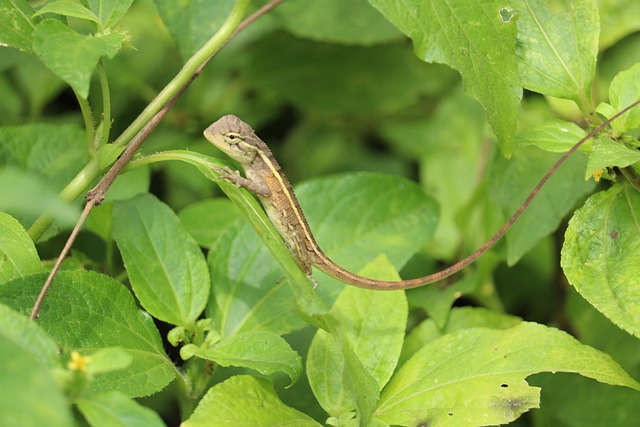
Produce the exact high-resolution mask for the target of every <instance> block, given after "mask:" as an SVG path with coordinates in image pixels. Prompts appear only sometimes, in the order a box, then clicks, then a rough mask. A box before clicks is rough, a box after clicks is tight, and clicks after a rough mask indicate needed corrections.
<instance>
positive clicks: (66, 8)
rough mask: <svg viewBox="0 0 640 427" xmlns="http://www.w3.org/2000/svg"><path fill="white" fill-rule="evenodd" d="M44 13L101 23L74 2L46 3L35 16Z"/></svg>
mask: <svg viewBox="0 0 640 427" xmlns="http://www.w3.org/2000/svg"><path fill="white" fill-rule="evenodd" d="M44 13H55V14H57V15H62V16H73V17H74V18H80V19H87V20H89V21H93V22H95V23H99V22H100V20H99V19H98V17H97V16H96V15H95V14H94V13H93V12H92V11H90V10H89V9H87V8H86V7H84V6H83V5H81V4H80V3H78V2H76V1H73V0H53V1H49V2H47V3H45V4H44V5H43V6H42V7H41V8H40V9H38V11H37V12H36V13H35V14H34V16H40V15H42V14H44Z"/></svg>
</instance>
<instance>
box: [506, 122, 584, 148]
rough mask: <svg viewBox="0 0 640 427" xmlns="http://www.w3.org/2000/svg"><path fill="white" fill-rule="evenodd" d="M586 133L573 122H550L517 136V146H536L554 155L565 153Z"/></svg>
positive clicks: (529, 128) (530, 128)
mask: <svg viewBox="0 0 640 427" xmlns="http://www.w3.org/2000/svg"><path fill="white" fill-rule="evenodd" d="M586 134H587V133H586V132H585V131H584V129H582V128H581V127H580V126H578V125H577V124H575V123H573V122H563V121H559V120H549V121H546V122H544V123H541V124H539V125H535V126H531V127H528V128H527V129H525V130H524V131H522V132H521V133H519V134H518V135H516V145H518V146H520V147H524V146H527V145H535V146H537V147H539V148H542V149H543V150H545V151H550V152H552V153H564V152H566V151H569V149H570V148H571V147H573V146H574V145H576V143H577V142H578V141H580V140H581V139H582V138H583V137H584V136H586Z"/></svg>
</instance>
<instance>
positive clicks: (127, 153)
mask: <svg viewBox="0 0 640 427" xmlns="http://www.w3.org/2000/svg"><path fill="white" fill-rule="evenodd" d="M283 1H284V0H272V1H270V2H268V3H266V4H265V5H264V6H262V7H261V8H259V9H258V10H256V11H255V12H254V13H252V14H251V15H250V16H248V17H247V18H245V19H244V20H243V21H242V22H240V23H239V24H238V25H237V27H236V28H235V30H234V31H233V32H232V33H231V35H230V36H229V37H227V38H226V39H225V40H224V41H222V42H221V43H220V45H219V46H218V47H217V48H216V49H215V50H214V52H213V53H211V54H210V55H209V56H208V57H207V58H206V59H205V60H204V61H202V63H201V64H200V65H199V66H198V67H197V68H196V70H195V71H194V72H193V73H192V75H191V76H190V78H189V79H188V80H187V81H186V82H185V83H184V84H183V85H182V87H180V88H179V89H178V90H177V92H176V93H175V94H174V95H173V96H172V97H171V98H170V99H169V100H168V101H167V102H166V103H165V104H164V105H163V106H162V108H161V109H160V110H159V111H158V112H157V113H155V114H154V115H153V116H152V117H151V119H149V121H148V122H147V123H146V124H145V125H144V126H143V127H142V128H141V129H140V130H139V131H138V132H137V134H136V135H135V136H134V137H133V138H132V139H131V141H130V142H129V143H128V144H127V146H126V148H125V149H124V151H123V152H122V154H120V157H118V160H117V161H116V162H115V163H114V164H113V166H112V167H111V169H109V172H107V173H106V174H105V175H104V177H102V179H101V180H100V182H98V184H97V185H96V186H95V187H93V188H92V189H91V190H89V192H88V193H87V196H86V197H85V199H86V200H87V204H86V205H85V207H84V210H83V211H82V214H81V215H80V218H79V219H78V221H77V223H76V225H75V227H74V228H73V230H72V232H71V234H70V235H69V238H68V239H67V242H66V243H65V245H64V248H63V249H62V251H61V252H60V255H59V256H58V259H57V260H56V262H55V264H54V266H53V268H52V269H51V272H50V273H49V276H48V277H47V280H46V281H45V283H44V285H43V286H42V289H41V290H40V294H39V295H38V298H37V299H36V302H35V304H34V305H33V308H32V309H31V315H30V316H29V318H30V319H31V320H34V319H36V318H37V317H38V313H39V311H40V307H41V306H42V302H43V301H44V298H45V296H46V294H47V291H48V290H49V288H50V287H51V284H52V283H53V280H54V278H55V276H56V274H57V273H58V270H59V269H60V265H61V264H62V261H63V260H64V259H65V258H66V256H67V255H68V253H69V251H70V250H71V247H72V246H73V243H74V242H75V239H76V237H77V236H78V233H79V232H80V230H81V229H82V225H83V224H84V222H85V220H86V219H87V216H89V213H90V212H91V210H92V209H93V208H94V207H95V206H97V205H99V204H100V203H102V201H103V200H104V197H105V195H106V193H107V191H108V190H109V188H110V187H111V185H112V184H113V182H114V181H115V179H116V178H117V177H118V175H119V174H120V172H122V169H123V168H124V167H125V166H126V164H127V163H128V162H129V160H131V158H132V157H133V155H134V154H135V153H136V151H137V150H138V148H140V146H141V145H142V143H143V142H144V140H145V139H146V138H147V137H148V136H149V134H150V133H151V132H152V131H153V130H154V129H155V128H156V127H157V126H158V124H159V123H160V122H161V121H162V119H164V117H165V116H166V115H167V113H168V112H169V110H170V109H171V107H173V105H174V104H175V103H176V101H177V100H178V98H180V96H181V95H182V94H183V93H184V91H185V90H186V89H187V87H189V85H190V84H191V83H192V82H193V81H194V80H195V79H196V78H197V77H198V76H199V75H200V73H201V72H202V70H203V69H204V67H205V66H206V65H207V64H208V63H209V61H211V59H213V57H214V56H215V55H216V54H217V53H218V52H219V51H220V49H222V48H223V47H224V46H226V44H227V43H228V42H229V41H230V40H232V39H233V38H234V37H235V36H236V35H237V34H238V33H239V32H240V31H242V30H243V29H245V28H246V27H247V26H248V25H250V24H251V23H253V22H254V21H255V20H256V19H258V18H260V17H261V16H262V15H264V14H265V13H267V12H269V11H270V10H271V9H273V8H275V7H276V6H278V5H279V4H280V3H282V2H283ZM232 13H233V12H232ZM214 37H216V36H215V35H214ZM125 132H126V131H125ZM121 138H122V136H121V137H120V138H118V140H120V139H121ZM116 142H117V141H116Z"/></svg>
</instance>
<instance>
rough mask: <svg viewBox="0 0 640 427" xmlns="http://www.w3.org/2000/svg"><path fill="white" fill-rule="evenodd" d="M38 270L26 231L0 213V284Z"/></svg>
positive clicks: (33, 248) (37, 262)
mask: <svg viewBox="0 0 640 427" xmlns="http://www.w3.org/2000/svg"><path fill="white" fill-rule="evenodd" d="M0 182H1V181H0ZM40 270H42V267H41V265H40V258H39V257H38V252H37V251H36V247H35V245H34V244H33V240H31V238H30V237H29V235H28V234H27V231H26V230H25V229H24V228H22V225H20V223H19V222H18V221H17V220H16V219H15V218H13V217H11V215H8V214H6V213H4V212H0V283H3V282H6V281H8V280H11V279H14V278H16V277H22V276H27V275H29V274H32V273H37V272H39V271H40Z"/></svg>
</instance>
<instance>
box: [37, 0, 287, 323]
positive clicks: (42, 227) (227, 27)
mask: <svg viewBox="0 0 640 427" xmlns="http://www.w3.org/2000/svg"><path fill="white" fill-rule="evenodd" d="M282 1H283V0H272V1H271V2H269V3H268V4H266V5H265V6H263V7H261V8H260V9H258V10H257V11H256V12H254V13H253V14H252V15H251V16H250V17H248V18H247V19H246V20H244V21H242V22H241V19H242V17H243V16H244V13H245V11H246V9H247V7H248V6H249V2H250V0H237V2H236V4H235V5H234V7H233V9H232V10H231V13H230V14H229V17H228V18H227V20H226V21H225V22H224V24H223V25H222V26H221V27H220V29H219V30H218V31H217V32H216V34H214V35H213V37H212V38H211V39H210V40H209V41H208V42H207V43H206V44H205V45H204V46H203V47H202V48H201V49H200V50H199V51H198V52H196V53H195V54H194V55H193V56H192V57H191V58H190V59H189V60H188V61H187V63H186V64H185V65H184V67H183V68H182V69H181V70H180V72H179V73H178V74H177V75H176V77H175V78H174V79H173V80H171V82H169V84H168V85H167V86H166V87H165V88H164V89H163V90H162V91H161V92H160V93H159V94H158V96H157V97H156V98H155V99H154V100H153V101H152V102H151V103H150V104H149V105H148V106H147V108H145V109H144V111H143V112H142V113H141V114H140V116H138V118H136V120H134V122H133V123H132V124H131V125H129V127H128V128H127V130H125V131H124V132H123V134H122V135H120V137H119V138H118V139H117V140H116V141H114V145H116V146H123V145H125V144H126V145H127V146H126V148H125V150H124V151H123V152H122V154H121V155H120V157H119V158H118V160H117V161H116V162H115V163H114V164H113V166H112V167H111V169H110V170H109V172H108V173H107V174H106V175H105V176H104V177H103V178H102V179H101V180H100V182H99V183H98V185H97V186H96V187H94V188H93V189H92V190H91V191H90V192H89V193H88V194H87V196H86V198H87V204H86V206H85V209H84V210H83V212H82V215H81V216H80V219H79V220H78V222H77V223H76V225H75V227H74V229H73V231H72V232H71V235H70V236H69V239H68V240H67V242H66V244H65V247H64V248H63V250H62V252H61V253H60V255H59V256H58V259H57V260H56V263H55V265H54V267H53V269H52V270H51V272H50V274H49V277H47V280H46V281H45V283H44V285H43V287H42V290H41V291H40V295H39V296H38V299H37V300H36V302H35V304H34V306H33V309H32V310H31V315H30V318H31V319H35V318H37V316H38V312H39V311H40V306H41V305H42V301H43V300H44V298H45V296H46V293H47V291H48V289H49V287H50V286H51V284H52V283H53V279H54V278H55V276H56V273H57V271H58V269H59V268H60V265H61V264H62V261H63V260H64V258H65V256H66V254H67V253H68V252H69V250H70V249H71V246H72V245H73V242H74V241H75V238H76V236H77V235H78V233H79V231H80V228H81V227H82V224H83V223H84V220H85V219H86V217H87V216H88V215H89V212H90V211H91V209H92V208H93V207H94V206H95V205H97V204H100V203H101V202H102V200H103V199H104V195H105V194H106V192H107V190H108V189H109V188H110V187H111V184H113V182H114V181H115V179H116V178H117V176H118V174H119V173H120V172H121V171H122V169H123V168H124V166H125V165H126V164H127V163H128V162H129V160H130V159H131V157H132V156H133V155H134V154H135V152H136V151H137V149H138V147H140V145H141V144H142V142H143V141H144V140H145V139H146V137H147V135H148V134H149V133H151V131H152V130H153V129H155V127H156V126H157V125H158V123H160V121H161V120H162V119H163V118H164V116H165V115H166V114H167V112H168V111H169V109H170V108H171V107H172V106H173V104H174V103H175V102H176V101H177V99H178V98H179V97H180V95H181V94H182V93H183V92H184V91H185V90H186V88H187V87H188V86H189V84H190V83H191V82H192V81H193V80H194V79H195V78H196V77H198V75H200V72H201V71H202V68H203V67H204V66H205V65H206V64H207V63H208V62H209V61H210V60H211V58H213V56H214V55H215V54H216V53H217V52H218V51H219V50H220V49H221V48H222V47H223V46H224V45H225V44H226V43H227V42H228V41H229V39H230V38H233V37H235V35H236V34H238V32H239V31H240V30H241V29H243V28H245V27H246V26H247V25H249V24H250V23H251V22H253V21H254V20H255V19H257V18H258V17H260V16H262V15H263V14H264V13H266V12H267V11H269V10H271V9H272V8H274V7H275V6H277V5H278V4H280V3H281V2H282ZM83 171H85V172H86V173H84V174H83V173H82V172H81V173H80V174H78V175H77V176H76V177H75V178H74V179H73V181H72V182H71V183H70V184H69V185H67V187H65V190H67V189H69V191H67V192H65V191H64V190H63V192H62V193H60V195H59V196H60V198H61V199H63V197H70V196H71V195H72V194H75V193H76V191H75V190H76V189H77V188H80V187H82V188H83V189H86V188H87V187H88V186H89V185H90V184H91V182H93V180H94V179H95V178H97V177H98V176H99V174H100V168H99V165H98V162H97V160H96V159H94V160H92V161H91V162H90V163H89V164H88V165H87V166H85V168H84V169H83ZM76 183H78V184H79V185H77V184H76ZM72 184H73V185H72ZM83 189H81V190H80V191H79V192H77V195H76V196H75V197H77V196H78V195H79V194H80V192H82V191H83ZM75 197H73V199H75ZM73 199H71V200H73ZM63 200H66V199H63ZM36 223H37V227H35V228H34V226H35V225H36V224H35V223H34V225H33V226H32V227H31V228H30V230H29V231H30V233H29V234H30V236H31V238H32V239H33V240H34V241H37V239H39V238H40V237H41V236H42V234H43V233H44V232H45V231H46V230H47V228H48V227H49V226H50V225H51V223H52V220H51V219H50V218H47V217H46V216H44V215H43V216H41V217H40V218H38V220H37V221H36ZM32 230H33V232H32Z"/></svg>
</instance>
